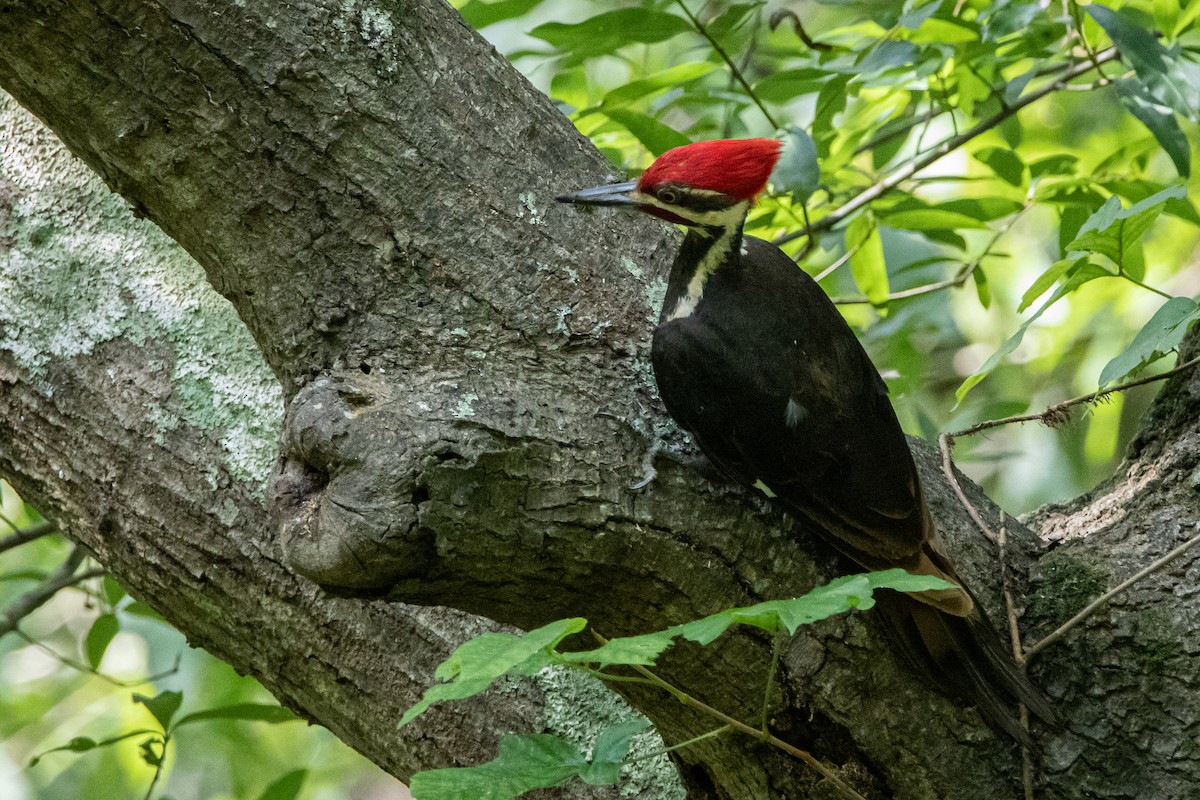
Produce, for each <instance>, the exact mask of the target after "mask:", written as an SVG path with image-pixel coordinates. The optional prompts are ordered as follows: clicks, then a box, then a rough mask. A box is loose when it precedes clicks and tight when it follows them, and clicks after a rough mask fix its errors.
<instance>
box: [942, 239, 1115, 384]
mask: <svg viewBox="0 0 1200 800" xmlns="http://www.w3.org/2000/svg"><path fill="white" fill-rule="evenodd" d="M1051 269H1053V267H1052V268H1051ZM1068 272H1069V277H1068V278H1067V280H1066V281H1064V282H1063V284H1062V285H1061V286H1059V287H1058V289H1057V290H1055V292H1054V294H1052V295H1051V296H1050V299H1049V300H1047V301H1046V302H1045V303H1043V304H1042V306H1041V307H1040V308H1039V309H1038V310H1037V311H1036V312H1034V314H1033V316H1031V317H1030V318H1029V319H1027V320H1025V322H1023V323H1021V327H1019V328H1017V330H1016V332H1015V333H1013V334H1012V335H1011V336H1009V337H1008V338H1007V339H1005V340H1004V342H1003V343H1002V344H1001V345H1000V347H999V348H998V349H997V350H996V352H994V353H992V354H991V355H990V356H989V357H988V359H987V361H985V362H983V365H982V366H981V367H980V368H979V369H977V370H975V372H974V373H972V374H971V375H970V376H968V377H967V379H966V380H964V381H963V382H962V384H961V385H960V386H959V387H958V389H957V390H956V391H955V393H954V395H955V399H956V403H955V407H957V406H958V405H959V404H961V403H962V401H963V398H964V397H966V396H967V392H969V391H971V389H973V388H975V386H976V385H978V384H979V382H980V381H982V380H983V379H984V378H986V377H987V376H988V375H990V374H991V372H992V370H994V369H995V368H996V367H998V366H1000V363H1001V362H1002V361H1004V359H1005V358H1007V357H1008V356H1009V355H1011V354H1012V352H1013V351H1014V350H1016V349H1017V347H1018V346H1020V344H1021V340H1022V339H1024V338H1025V331H1027V330H1029V326H1030V325H1032V324H1033V322H1034V320H1036V319H1037V318H1038V317H1040V316H1041V315H1042V314H1043V313H1044V312H1045V311H1046V309H1048V308H1050V306H1052V305H1054V304H1055V303H1057V302H1058V301H1059V300H1061V299H1062V298H1063V297H1066V296H1067V295H1068V294H1070V293H1071V292H1073V291H1075V290H1076V289H1078V288H1079V287H1080V286H1082V285H1083V284H1085V283H1087V282H1088V281H1093V280H1095V279H1097V278H1111V277H1113V274H1112V273H1111V272H1109V271H1108V270H1106V269H1104V268H1102V267H1098V266H1096V265H1095V264H1090V263H1087V261H1086V260H1083V261H1082V263H1078V266H1077V267H1074V268H1072V269H1071V270H1068ZM1026 294H1027V295H1028V292H1026Z"/></svg>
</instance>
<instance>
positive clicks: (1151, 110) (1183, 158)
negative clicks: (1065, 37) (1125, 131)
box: [1116, 80, 1192, 178]
mask: <svg viewBox="0 0 1200 800" xmlns="http://www.w3.org/2000/svg"><path fill="white" fill-rule="evenodd" d="M1116 83H1117V96H1118V97H1119V98H1120V100H1121V105H1123V106H1125V108H1126V110H1128V111H1129V113H1130V114H1132V115H1133V116H1134V117H1135V118H1136V119H1137V120H1138V121H1139V122H1141V123H1142V124H1143V125H1145V126H1146V128H1147V129H1148V130H1149V131H1150V133H1151V134H1153V136H1154V138H1155V140H1157V141H1158V143H1159V144H1160V145H1162V149H1163V150H1165V151H1166V153H1167V155H1168V156H1170V157H1171V161H1172V163H1174V164H1175V171H1176V172H1178V173H1179V176H1180V177H1181V178H1186V177H1188V176H1189V175H1190V174H1191V170H1192V148H1191V145H1190V144H1188V140H1187V135H1186V134H1184V132H1183V130H1182V129H1181V128H1180V127H1179V121H1178V120H1176V119H1175V114H1174V113H1172V111H1171V109H1169V108H1167V107H1166V106H1164V105H1162V104H1161V103H1158V102H1156V101H1155V100H1154V98H1153V97H1151V96H1150V93H1149V92H1147V91H1146V89H1145V88H1144V87H1143V86H1142V85H1141V84H1140V83H1138V82H1137V81H1133V80H1118V81H1117V82H1116Z"/></svg>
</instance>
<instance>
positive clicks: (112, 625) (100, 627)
mask: <svg viewBox="0 0 1200 800" xmlns="http://www.w3.org/2000/svg"><path fill="white" fill-rule="evenodd" d="M120 629H121V623H120V622H118V621H117V618H116V616H115V615H114V614H101V615H100V616H98V617H96V621H95V622H93V623H92V627H91V628H90V629H88V632H87V637H86V638H85V639H84V642H83V651H84V654H85V655H86V656H87V662H88V664H90V665H91V667H92V669H99V667H100V662H101V661H102V660H104V653H105V651H107V650H108V646H109V645H110V644H111V643H112V640H113V637H114V636H116V635H117V632H118V631H119V630H120Z"/></svg>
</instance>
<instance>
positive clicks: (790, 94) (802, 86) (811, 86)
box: [754, 67, 829, 103]
mask: <svg viewBox="0 0 1200 800" xmlns="http://www.w3.org/2000/svg"><path fill="white" fill-rule="evenodd" d="M827 80H829V73H828V72H826V71H825V70H823V69H817V68H815V67H802V68H800V69H786V70H781V71H779V72H773V73H771V74H770V75H768V76H767V77H765V78H763V79H762V80H760V81H758V82H757V83H755V84H754V94H755V96H756V97H758V99H760V100H764V101H766V102H768V103H786V102H788V101H789V100H794V99H796V98H797V97H800V96H801V95H806V94H811V93H812V92H815V91H817V90H818V89H820V88H821V87H822V86H824V84H825V82H826V81H827Z"/></svg>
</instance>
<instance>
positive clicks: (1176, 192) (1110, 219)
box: [1067, 185, 1187, 268]
mask: <svg viewBox="0 0 1200 800" xmlns="http://www.w3.org/2000/svg"><path fill="white" fill-rule="evenodd" d="M1186 196H1187V189H1186V188H1185V187H1184V186H1182V185H1177V186H1168V187H1167V188H1166V189H1163V190H1162V191H1161V192H1157V193H1155V194H1152V195H1150V196H1149V197H1147V198H1146V199H1144V200H1142V201H1140V202H1138V203H1134V204H1133V205H1132V206H1130V207H1129V208H1123V207H1122V206H1121V201H1120V200H1118V199H1117V198H1116V197H1110V198H1109V199H1108V201H1107V202H1106V203H1105V204H1104V205H1103V206H1101V207H1100V208H1099V209H1098V210H1097V211H1096V212H1095V213H1093V214H1092V215H1091V216H1090V217H1088V219H1087V221H1086V222H1085V223H1083V227H1082V228H1080V230H1079V234H1078V235H1077V236H1076V237H1075V240H1074V241H1073V242H1071V243H1070V244H1069V245H1068V246H1067V247H1068V249H1069V250H1074V251H1078V252H1089V253H1099V254H1100V255H1103V256H1105V257H1107V258H1109V259H1111V260H1112V261H1113V262H1114V263H1116V264H1117V265H1118V266H1121V267H1122V268H1125V266H1126V261H1127V260H1128V254H1129V253H1130V251H1131V250H1132V249H1133V248H1134V246H1135V245H1136V244H1137V243H1138V242H1139V240H1140V239H1141V238H1142V235H1143V234H1144V233H1145V232H1146V231H1147V229H1149V227H1150V226H1151V225H1152V224H1153V223H1154V220H1156V219H1158V217H1159V215H1160V214H1162V212H1163V210H1164V208H1165V207H1166V203H1167V201H1168V200H1169V199H1171V198H1182V197H1186Z"/></svg>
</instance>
